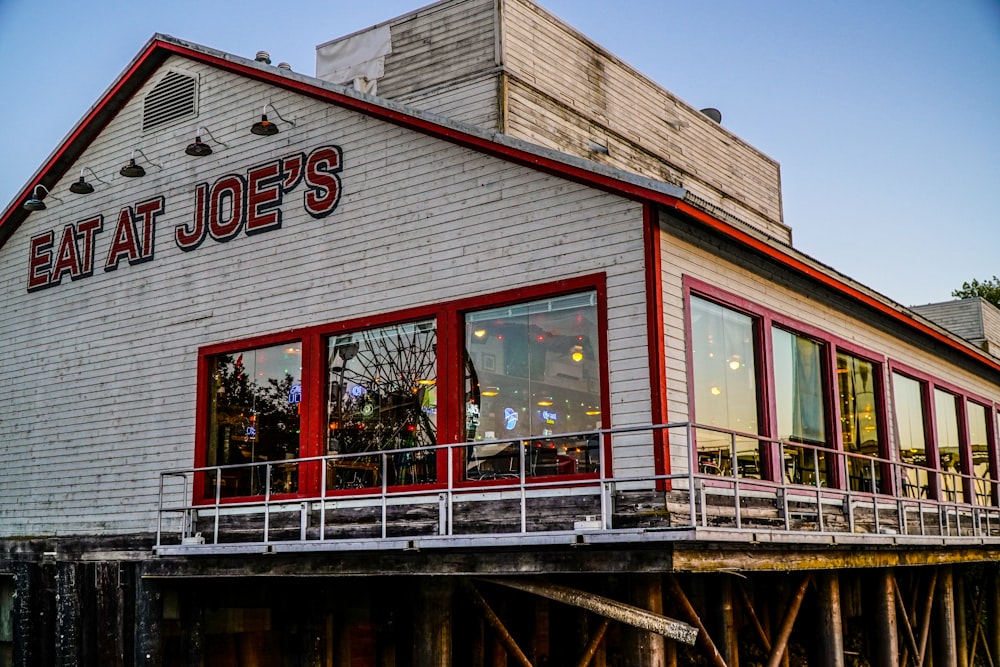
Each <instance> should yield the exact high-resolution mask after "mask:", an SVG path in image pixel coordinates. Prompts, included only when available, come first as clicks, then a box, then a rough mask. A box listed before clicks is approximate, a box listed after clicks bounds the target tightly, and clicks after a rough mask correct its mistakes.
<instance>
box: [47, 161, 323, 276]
mask: <svg viewBox="0 0 1000 667" xmlns="http://www.w3.org/2000/svg"><path fill="white" fill-rule="evenodd" d="M342 157H343V154H342V151H341V149H340V147H339V146H332V145H331V146H321V147H319V148H316V149H314V150H313V151H312V152H310V153H309V154H308V155H307V154H306V153H295V154H293V155H290V156H287V157H283V158H278V159H275V160H271V161H270V162H267V163H265V164H263V165H260V166H257V167H252V168H250V169H248V170H247V174H246V176H243V175H241V174H227V175H226V176H223V177H222V178H219V179H218V180H216V181H215V183H214V184H212V185H211V186H210V185H209V184H208V183H199V184H198V185H197V186H196V187H195V192H194V196H195V206H194V218H193V220H191V222H190V223H189V224H179V225H177V226H176V227H174V242H175V243H176V244H177V247H178V248H180V249H181V250H184V251H191V250H195V249H196V248H198V247H199V246H200V245H201V244H202V243H203V242H204V241H205V239H206V238H211V239H213V240H215V241H219V242H224V241H229V240H231V239H233V238H236V237H237V236H238V235H239V234H240V233H241V232H243V233H245V234H247V235H248V236H250V235H253V234H260V233H261V232H267V231H270V230H272V229H278V228H280V227H281V223H282V209H281V206H282V204H283V202H284V196H285V195H286V194H288V193H289V192H291V191H292V190H294V189H295V188H296V187H298V185H299V184H300V183H303V182H304V183H305V192H304V193H303V195H302V204H303V207H304V208H305V210H306V212H307V213H308V214H309V215H311V216H312V217H313V218H317V219H319V218H325V217H326V216H328V215H330V214H331V213H333V211H334V209H336V208H337V204H338V203H339V202H340V191H341V187H340V176H339V172H340V170H341V168H342ZM166 208H167V205H166V200H165V198H164V197H162V196H158V197H153V198H151V199H146V200H144V201H141V202H138V203H136V204H134V205H132V206H126V207H124V208H123V209H122V210H121V211H120V212H119V213H118V220H117V223H116V224H115V229H114V233H113V234H112V235H111V241H110V246H109V248H108V251H107V254H106V255H105V254H103V253H102V258H103V268H104V271H114V270H115V269H117V268H118V265H119V264H120V263H121V261H122V260H125V261H127V262H128V263H129V264H130V265H134V264H142V263H143V262H149V261H152V259H153V257H154V246H155V240H156V222H157V218H159V217H160V216H161V215H162V214H163V213H164V212H165V211H166ZM103 232H104V216H103V215H100V214H98V215H95V216H93V217H90V218H87V219H84V220H80V221H79V222H75V223H70V224H68V225H66V226H65V227H64V228H63V230H62V232H61V233H57V232H56V231H55V230H49V231H47V232H43V233H41V234H37V235H35V236H33V237H32V238H31V246H30V251H29V258H28V291H29V292H34V291H36V290H40V289H44V288H46V287H55V286H56V285H59V284H60V283H61V282H62V279H63V278H64V277H65V276H69V277H70V278H71V279H72V280H79V279H81V278H88V277H90V276H92V275H93V274H94V265H95V263H96V262H97V257H96V254H97V240H98V236H99V235H100V234H102V233H103Z"/></svg>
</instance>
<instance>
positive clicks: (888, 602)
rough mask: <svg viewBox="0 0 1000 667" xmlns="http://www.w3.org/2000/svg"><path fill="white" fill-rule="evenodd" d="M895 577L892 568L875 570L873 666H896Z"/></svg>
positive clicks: (897, 662) (897, 638) (897, 655)
mask: <svg viewBox="0 0 1000 667" xmlns="http://www.w3.org/2000/svg"><path fill="white" fill-rule="evenodd" d="M895 591H896V579H895V577H894V576H893V574H892V570H890V569H888V568H884V569H881V570H877V571H876V572H875V600H874V603H875V604H874V607H875V628H874V631H873V632H872V633H871V635H872V637H874V639H875V642H876V646H875V667H898V665H899V636H898V633H897V628H896V592H895Z"/></svg>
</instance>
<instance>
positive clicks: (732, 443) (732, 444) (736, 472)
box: [702, 433, 760, 530]
mask: <svg viewBox="0 0 1000 667" xmlns="http://www.w3.org/2000/svg"><path fill="white" fill-rule="evenodd" d="M757 446H758V447H760V443H758V445H757ZM729 449H730V456H731V457H732V458H731V459H730V461H732V468H733V505H734V507H733V510H734V511H735V514H736V529H737V530H739V529H740V528H742V527H743V516H742V512H740V460H739V458H738V456H737V453H736V434H735V433H730V434H729ZM702 510H704V506H703V507H702Z"/></svg>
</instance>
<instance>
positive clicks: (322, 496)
mask: <svg viewBox="0 0 1000 667" xmlns="http://www.w3.org/2000/svg"><path fill="white" fill-rule="evenodd" d="M329 461H330V459H328V458H326V457H324V458H323V459H321V461H320V470H319V541H320V542H324V541H326V481H327V480H326V469H327V467H328V466H327V463H329Z"/></svg>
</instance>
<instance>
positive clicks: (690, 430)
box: [667, 422, 702, 528]
mask: <svg viewBox="0 0 1000 667" xmlns="http://www.w3.org/2000/svg"><path fill="white" fill-rule="evenodd" d="M684 432H685V434H686V437H687V443H688V512H689V517H688V519H689V521H690V522H691V527H692V528H694V527H695V526H696V525H697V523H696V522H697V520H698V519H697V516H696V515H695V502H694V499H695V496H694V494H695V479H696V478H695V476H694V473H695V467H696V466H697V465H698V450H697V448H696V445H695V441H694V427H693V426H692V425H691V422H687V424H686V425H685V426H684ZM669 439H670V434H669V433H668V434H667V440H668V442H669ZM669 449H670V448H669V446H668V447H667V450H668V451H669ZM698 472H699V473H700V472H701V471H700V470H699V471H698ZM701 486H702V485H701V484H700V483H699V484H698V490H699V491H700V490H701Z"/></svg>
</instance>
